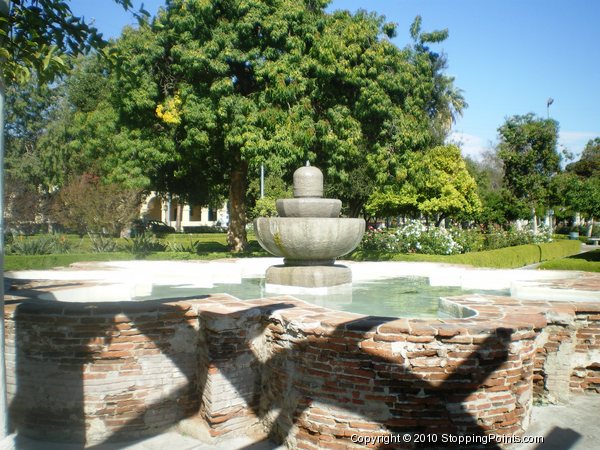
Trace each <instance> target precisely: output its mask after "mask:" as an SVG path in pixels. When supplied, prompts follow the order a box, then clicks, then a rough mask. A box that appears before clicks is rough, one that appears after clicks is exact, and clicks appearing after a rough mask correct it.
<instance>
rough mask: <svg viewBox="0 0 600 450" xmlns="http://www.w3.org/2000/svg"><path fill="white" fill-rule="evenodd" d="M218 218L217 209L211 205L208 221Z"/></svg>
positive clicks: (214, 220)
mask: <svg viewBox="0 0 600 450" xmlns="http://www.w3.org/2000/svg"><path fill="white" fill-rule="evenodd" d="M216 220H217V211H216V210H215V209H213V208H211V207H209V208H208V221H209V222H216Z"/></svg>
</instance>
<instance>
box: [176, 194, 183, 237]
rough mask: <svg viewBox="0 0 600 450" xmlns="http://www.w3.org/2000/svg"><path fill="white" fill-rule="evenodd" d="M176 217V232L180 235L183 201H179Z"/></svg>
mask: <svg viewBox="0 0 600 450" xmlns="http://www.w3.org/2000/svg"><path fill="white" fill-rule="evenodd" d="M176 214H177V215H176V217H175V230H176V231H177V232H178V233H179V232H180V231H181V218H182V217H183V205H182V204H181V200H177V213H176Z"/></svg>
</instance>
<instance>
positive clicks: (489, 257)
mask: <svg viewBox="0 0 600 450" xmlns="http://www.w3.org/2000/svg"><path fill="white" fill-rule="evenodd" d="M580 250H581V242H579V241H568V240H560V241H555V242H548V243H544V244H527V245H516V246H514V247H506V248H500V249H497V250H486V251H482V252H471V253H465V254H461V255H420V254H408V255H406V254H390V253H387V254H386V253H383V252H365V251H361V252H355V253H353V254H352V255H351V259H353V260H355V261H362V260H364V261H384V260H387V261H426V262H443V263H448V264H467V265H470V266H475V267H494V268H502V269H512V268H517V267H523V266H527V265H530V264H536V263H539V262H541V261H547V260H551V259H556V258H563V257H565V256H570V255H575V254H577V253H579V252H580Z"/></svg>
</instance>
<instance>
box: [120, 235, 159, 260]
mask: <svg viewBox="0 0 600 450" xmlns="http://www.w3.org/2000/svg"><path fill="white" fill-rule="evenodd" d="M122 248H123V251H125V252H128V253H131V254H133V255H136V256H146V255H148V254H149V253H152V252H162V251H164V250H165V245H164V244H162V243H161V242H160V241H159V240H158V239H156V238H155V237H154V236H148V235H146V234H143V235H141V236H136V237H133V238H125V244H124V245H123V247H122Z"/></svg>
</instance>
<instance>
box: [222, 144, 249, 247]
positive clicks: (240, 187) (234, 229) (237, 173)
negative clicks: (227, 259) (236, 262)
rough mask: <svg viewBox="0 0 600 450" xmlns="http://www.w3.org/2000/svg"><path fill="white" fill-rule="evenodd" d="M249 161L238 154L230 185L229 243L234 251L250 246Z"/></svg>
mask: <svg viewBox="0 0 600 450" xmlns="http://www.w3.org/2000/svg"><path fill="white" fill-rule="evenodd" d="M247 175H248V163H247V162H246V161H242V158H241V155H239V154H238V155H236V158H235V161H234V164H233V169H232V170H231V181H230V185H229V209H230V211H229V230H228V231H227V244H228V245H229V249H230V250H231V251H232V252H236V253H237V252H243V251H245V250H246V247H247V246H248V240H247V238H246V178H247Z"/></svg>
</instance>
